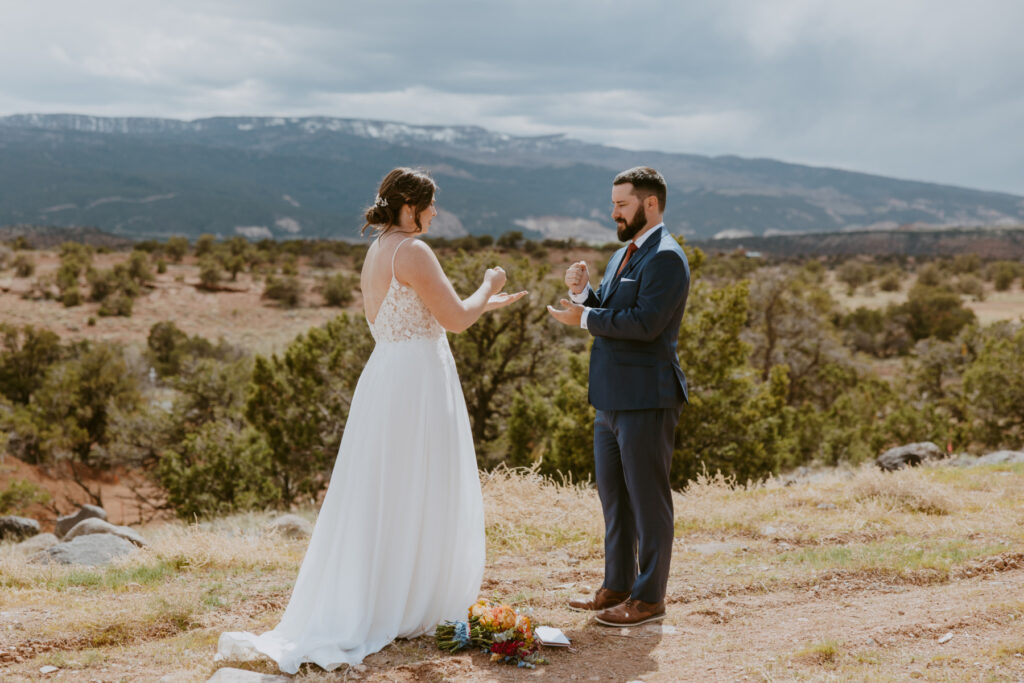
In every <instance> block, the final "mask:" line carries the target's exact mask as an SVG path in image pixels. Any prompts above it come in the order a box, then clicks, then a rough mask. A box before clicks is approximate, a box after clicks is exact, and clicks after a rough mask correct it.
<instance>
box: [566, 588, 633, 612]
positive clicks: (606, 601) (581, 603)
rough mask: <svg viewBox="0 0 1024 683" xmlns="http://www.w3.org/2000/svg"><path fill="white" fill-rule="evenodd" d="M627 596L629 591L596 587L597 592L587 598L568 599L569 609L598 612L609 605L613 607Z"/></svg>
mask: <svg viewBox="0 0 1024 683" xmlns="http://www.w3.org/2000/svg"><path fill="white" fill-rule="evenodd" d="M628 597H629V591H613V590H609V589H607V588H598V589H597V593H595V594H594V597H592V598H591V599H589V600H570V601H569V609H574V610H576V611H577V612H599V611H601V610H603V609H608V608H609V607H615V605H618V604H619V603H621V602H622V601H623V600H625V599H627V598H628Z"/></svg>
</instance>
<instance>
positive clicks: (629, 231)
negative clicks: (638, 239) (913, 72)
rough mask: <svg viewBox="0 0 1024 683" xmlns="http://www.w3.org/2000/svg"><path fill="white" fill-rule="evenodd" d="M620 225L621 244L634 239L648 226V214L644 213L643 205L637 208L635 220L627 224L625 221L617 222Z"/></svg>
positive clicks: (634, 215) (618, 230)
mask: <svg viewBox="0 0 1024 683" xmlns="http://www.w3.org/2000/svg"><path fill="white" fill-rule="evenodd" d="M615 222H616V223H618V229H617V232H618V234H619V241H620V242H628V241H629V240H631V239H633V238H634V237H635V236H636V234H637V233H638V232H640V231H641V230H643V229H644V226H645V225H647V212H646V211H644V205H643V204H641V205H640V206H638V207H637V209H636V213H635V214H633V220H631V221H630V222H628V223H627V222H626V221H624V220H618V221H615Z"/></svg>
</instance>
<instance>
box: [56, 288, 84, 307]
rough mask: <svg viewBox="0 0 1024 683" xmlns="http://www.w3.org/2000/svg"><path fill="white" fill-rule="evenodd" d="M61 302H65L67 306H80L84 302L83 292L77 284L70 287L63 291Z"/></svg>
mask: <svg viewBox="0 0 1024 683" xmlns="http://www.w3.org/2000/svg"><path fill="white" fill-rule="evenodd" d="M60 302H61V303H62V304H64V306H65V307H66V308H71V307H73V306H80V305H81V304H82V292H81V291H79V289H78V287H77V286H75V287H68V288H66V289H64V290H63V292H62V293H61V295H60Z"/></svg>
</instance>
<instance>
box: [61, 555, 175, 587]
mask: <svg viewBox="0 0 1024 683" xmlns="http://www.w3.org/2000/svg"><path fill="white" fill-rule="evenodd" d="M179 571H180V570H179V568H178V567H177V566H176V565H175V564H174V563H170V562H167V561H166V560H161V561H159V562H157V563H156V564H146V565H140V566H136V567H109V568H107V569H99V570H97V569H73V570H71V571H70V572H67V573H65V574H61V575H59V576H55V577H49V578H47V579H46V580H45V585H46V588H47V589H49V590H55V591H64V590H67V589H69V588H94V589H99V590H113V591H117V590H124V589H125V588H126V587H127V586H129V585H130V584H138V585H140V586H150V585H154V584H158V583H163V582H164V581H167V580H168V579H170V578H172V577H174V576H177V574H178V572H179Z"/></svg>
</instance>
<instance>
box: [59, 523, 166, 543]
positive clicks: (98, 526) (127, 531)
mask: <svg viewBox="0 0 1024 683" xmlns="http://www.w3.org/2000/svg"><path fill="white" fill-rule="evenodd" d="M89 534H114V535H115V536H120V537H121V538H123V539H125V540H126V541H131V542H132V543H134V544H135V545H137V546H139V547H140V548H141V547H143V546H145V545H147V543H146V539H144V538H143V537H142V536H140V535H139V532H138V531H136V530H135V529H132V528H131V527H127V526H115V525H113V524H111V523H110V522H104V521H103V520H102V519H100V518H99V517H90V518H89V519H83V520H82V521H81V522H79V523H78V524H76V525H75V526H73V527H71V531H69V532H67V533H66V534H64V539H63V540H65V541H70V540H71V539H73V538H78V537H79V536H88V535H89Z"/></svg>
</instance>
